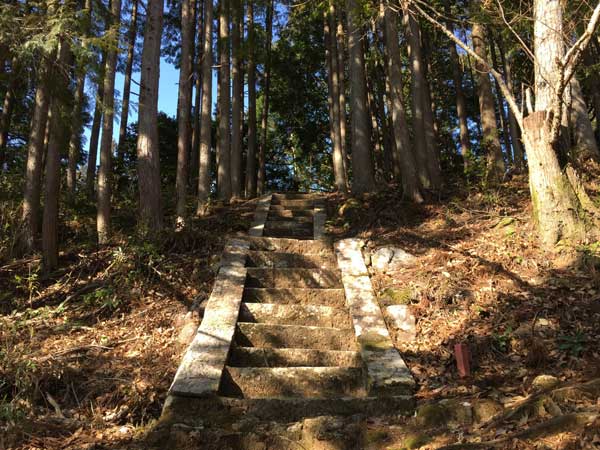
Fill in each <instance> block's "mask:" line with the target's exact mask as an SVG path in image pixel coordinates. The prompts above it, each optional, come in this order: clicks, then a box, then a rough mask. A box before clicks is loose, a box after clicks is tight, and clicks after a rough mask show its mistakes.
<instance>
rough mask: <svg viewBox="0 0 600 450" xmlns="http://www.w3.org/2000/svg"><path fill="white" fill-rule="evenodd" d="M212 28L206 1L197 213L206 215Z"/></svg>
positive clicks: (210, 12)
mask: <svg viewBox="0 0 600 450" xmlns="http://www.w3.org/2000/svg"><path fill="white" fill-rule="evenodd" d="M212 27H213V2H212V0H204V29H203V34H204V37H203V41H204V49H203V51H202V55H203V59H202V117H201V119H200V121H201V124H200V161H199V164H198V205H197V208H196V213H197V214H198V215H203V214H204V213H206V210H207V209H206V205H207V203H208V199H209V198H210V147H211V135H212V63H213V51H212Z"/></svg>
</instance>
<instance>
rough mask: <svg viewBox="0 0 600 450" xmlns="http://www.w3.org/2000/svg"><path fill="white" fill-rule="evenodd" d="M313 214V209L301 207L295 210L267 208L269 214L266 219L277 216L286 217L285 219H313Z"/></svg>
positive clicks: (276, 217) (272, 218)
mask: <svg viewBox="0 0 600 450" xmlns="http://www.w3.org/2000/svg"><path fill="white" fill-rule="evenodd" d="M314 215H315V211H314V209H301V210H297V211H292V210H291V209H281V208H277V209H269V214H268V215H267V219H268V220H274V219H275V220H277V219H278V218H287V219H302V220H308V221H311V222H312V220H313V216H314Z"/></svg>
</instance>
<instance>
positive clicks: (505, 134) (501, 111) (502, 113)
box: [488, 29, 514, 166]
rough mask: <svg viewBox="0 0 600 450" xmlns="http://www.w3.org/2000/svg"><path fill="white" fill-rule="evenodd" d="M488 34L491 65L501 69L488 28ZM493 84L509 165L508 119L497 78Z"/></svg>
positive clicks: (509, 139)
mask: <svg viewBox="0 0 600 450" xmlns="http://www.w3.org/2000/svg"><path fill="white" fill-rule="evenodd" d="M488 34H489V35H490V36H492V37H491V38H490V40H489V45H490V54H491V56H492V66H493V67H494V68H495V69H496V70H498V71H502V69H501V68H500V65H499V64H498V56H497V54H496V42H495V40H494V38H493V33H492V32H491V30H489V29H488ZM494 85H495V88H496V89H495V91H496V95H495V97H496V104H497V106H498V118H499V119H500V127H501V128H502V140H503V142H504V149H505V151H506V159H507V160H508V163H509V166H512V165H513V164H514V157H513V152H512V142H511V138H510V133H509V131H508V119H507V117H506V110H505V109H504V97H503V96H502V92H501V90H500V84H499V83H498V80H497V79H495V78H494Z"/></svg>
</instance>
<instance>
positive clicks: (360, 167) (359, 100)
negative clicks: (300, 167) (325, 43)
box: [346, 0, 375, 194]
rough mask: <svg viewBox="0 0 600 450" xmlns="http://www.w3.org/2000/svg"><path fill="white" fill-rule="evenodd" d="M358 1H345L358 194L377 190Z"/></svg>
mask: <svg viewBox="0 0 600 450" xmlns="http://www.w3.org/2000/svg"><path fill="white" fill-rule="evenodd" d="M358 15H359V8H358V5H357V2H356V0H346V20H347V23H348V54H349V58H350V65H349V68H350V86H351V87H350V99H351V104H352V107H351V112H352V174H353V180H352V191H353V192H354V193H356V194H362V193H365V192H372V191H374V190H375V179H374V174H373V161H372V157H371V148H370V147H371V136H370V132H369V111H368V103H367V101H368V100H367V93H366V78H365V63H364V55H363V46H362V43H361V36H362V30H361V27H360V26H359V23H360V19H359V16H358Z"/></svg>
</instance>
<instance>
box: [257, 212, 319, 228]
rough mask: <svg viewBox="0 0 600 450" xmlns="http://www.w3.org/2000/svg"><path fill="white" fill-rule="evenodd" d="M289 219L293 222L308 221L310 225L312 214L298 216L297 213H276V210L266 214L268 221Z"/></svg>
mask: <svg viewBox="0 0 600 450" xmlns="http://www.w3.org/2000/svg"><path fill="white" fill-rule="evenodd" d="M289 220H293V221H294V222H295V223H309V224H311V225H312V223H313V216H312V215H305V216H298V215H294V214H293V213H291V214H289V213H283V214H278V213H277V212H275V213H269V215H268V216H267V221H268V222H286V221H289Z"/></svg>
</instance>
